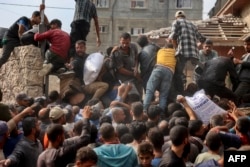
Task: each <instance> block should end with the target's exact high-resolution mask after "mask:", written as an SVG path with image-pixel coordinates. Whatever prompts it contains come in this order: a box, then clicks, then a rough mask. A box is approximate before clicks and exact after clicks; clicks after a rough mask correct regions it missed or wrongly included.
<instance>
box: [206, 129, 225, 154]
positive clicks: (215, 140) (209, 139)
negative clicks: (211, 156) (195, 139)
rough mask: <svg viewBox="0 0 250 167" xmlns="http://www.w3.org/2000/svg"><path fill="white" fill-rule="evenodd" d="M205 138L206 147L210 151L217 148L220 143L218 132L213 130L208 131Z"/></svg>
mask: <svg viewBox="0 0 250 167" xmlns="http://www.w3.org/2000/svg"><path fill="white" fill-rule="evenodd" d="M205 140H206V145H207V147H208V148H209V149H210V150H212V151H217V150H219V148H220V146H221V143H222V142H221V138H220V134H219V133H217V132H214V131H210V132H208V133H207V135H206V138H205Z"/></svg>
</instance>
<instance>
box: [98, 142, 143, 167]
mask: <svg viewBox="0 0 250 167" xmlns="http://www.w3.org/2000/svg"><path fill="white" fill-rule="evenodd" d="M94 151H95V152H96V154H97V156H98V166H101V167H117V166H119V167H134V166H136V165H137V164H138V161H137V155H136V153H135V151H134V150H133V148H132V147H129V146H126V145H124V144H104V145H102V146H100V147H97V148H95V149H94Z"/></svg>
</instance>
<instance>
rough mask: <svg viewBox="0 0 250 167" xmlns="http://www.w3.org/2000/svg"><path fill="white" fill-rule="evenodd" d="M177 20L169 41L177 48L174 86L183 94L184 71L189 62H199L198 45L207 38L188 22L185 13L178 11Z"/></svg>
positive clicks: (173, 24)
mask: <svg viewBox="0 0 250 167" xmlns="http://www.w3.org/2000/svg"><path fill="white" fill-rule="evenodd" d="M175 18H176V20H175V21H174V22H173V23H172V29H171V34H170V35H169V40H170V41H172V42H173V44H174V48H176V54H175V55H176V56H177V65H176V70H175V75H174V78H173V80H174V85H175V89H176V91H177V93H179V94H182V93H183V91H184V83H183V75H184V74H183V70H184V68H185V65H186V62H187V61H188V60H191V61H195V62H194V63H197V61H198V47H197V43H198V42H201V43H203V42H204V41H205V39H206V38H205V37H203V36H202V35H201V34H200V33H199V32H198V30H197V28H196V27H195V25H194V24H193V23H192V22H190V21H188V20H186V16H185V13H184V12H183V11H177V12H176V13H175Z"/></svg>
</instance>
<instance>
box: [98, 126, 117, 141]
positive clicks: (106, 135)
mask: <svg viewBox="0 0 250 167" xmlns="http://www.w3.org/2000/svg"><path fill="white" fill-rule="evenodd" d="M100 135H101V137H102V138H103V139H104V140H109V139H111V138H112V137H114V135H115V129H114V127H113V126H112V125H111V124H109V123H103V124H102V126H101V127H100Z"/></svg>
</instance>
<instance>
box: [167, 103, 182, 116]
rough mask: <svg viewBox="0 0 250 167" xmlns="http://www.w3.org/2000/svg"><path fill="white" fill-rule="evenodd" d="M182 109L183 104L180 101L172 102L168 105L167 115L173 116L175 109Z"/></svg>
mask: <svg viewBox="0 0 250 167" xmlns="http://www.w3.org/2000/svg"><path fill="white" fill-rule="evenodd" d="M180 109H182V106H181V104H180V103H170V104H169V105H168V111H167V115H166V116H167V117H169V116H172V114H173V113H174V111H176V110H180Z"/></svg>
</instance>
